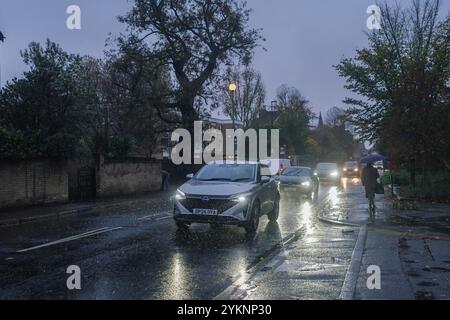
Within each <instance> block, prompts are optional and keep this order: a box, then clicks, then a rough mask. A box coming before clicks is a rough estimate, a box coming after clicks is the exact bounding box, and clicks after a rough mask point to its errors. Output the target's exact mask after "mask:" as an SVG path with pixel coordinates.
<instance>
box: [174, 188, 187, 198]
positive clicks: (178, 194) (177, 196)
mask: <svg viewBox="0 0 450 320" xmlns="http://www.w3.org/2000/svg"><path fill="white" fill-rule="evenodd" d="M175 199H177V200H184V199H186V194H185V193H184V192H183V191H181V190H177V194H176V195H175Z"/></svg>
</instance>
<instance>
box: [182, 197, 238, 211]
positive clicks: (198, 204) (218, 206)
mask: <svg viewBox="0 0 450 320" xmlns="http://www.w3.org/2000/svg"><path fill="white" fill-rule="evenodd" d="M180 203H181V204H182V205H183V207H185V208H186V209H187V210H189V211H191V212H192V211H193V210H194V209H215V210H218V211H219V213H223V212H225V211H227V210H228V209H231V208H232V207H234V206H235V205H237V203H236V202H235V201H232V200H230V199H210V200H208V201H205V200H202V199H197V198H187V199H184V200H181V201H180Z"/></svg>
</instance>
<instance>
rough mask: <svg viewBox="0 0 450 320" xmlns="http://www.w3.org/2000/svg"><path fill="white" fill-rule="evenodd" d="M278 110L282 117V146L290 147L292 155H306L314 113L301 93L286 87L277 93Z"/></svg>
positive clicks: (278, 123) (279, 124) (280, 122)
mask: <svg viewBox="0 0 450 320" xmlns="http://www.w3.org/2000/svg"><path fill="white" fill-rule="evenodd" d="M276 106H277V109H278V111H279V112H280V116H279V117H278V120H277V125H278V126H279V128H280V144H281V145H286V146H287V147H288V150H289V153H290V154H304V153H305V150H306V148H307V139H308V134H309V124H310V122H311V120H312V118H313V113H312V111H311V109H310V108H309V107H308V101H307V100H306V99H305V98H304V97H303V96H302V95H301V93H300V91H299V90H298V89H296V88H293V87H288V86H286V85H283V86H281V87H280V88H279V89H278V91H277V104H276Z"/></svg>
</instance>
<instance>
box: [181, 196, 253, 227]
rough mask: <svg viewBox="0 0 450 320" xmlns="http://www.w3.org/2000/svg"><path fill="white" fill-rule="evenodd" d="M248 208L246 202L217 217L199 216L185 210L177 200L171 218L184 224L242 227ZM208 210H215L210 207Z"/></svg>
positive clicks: (237, 204)
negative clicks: (215, 224) (214, 224)
mask: <svg viewBox="0 0 450 320" xmlns="http://www.w3.org/2000/svg"><path fill="white" fill-rule="evenodd" d="M248 208H249V203H248V201H246V202H242V203H236V205H234V206H232V207H231V208H229V209H227V210H225V211H223V212H220V211H219V214H217V215H199V214H194V213H193V212H192V211H193V210H192V211H191V210H189V209H187V208H186V207H185V206H184V205H183V204H182V203H181V202H180V201H179V200H175V206H174V212H173V217H174V219H175V221H178V222H186V223H217V224H231V225H242V224H244V223H245V222H247V211H248ZM209 209H217V208H214V207H211V208H209Z"/></svg>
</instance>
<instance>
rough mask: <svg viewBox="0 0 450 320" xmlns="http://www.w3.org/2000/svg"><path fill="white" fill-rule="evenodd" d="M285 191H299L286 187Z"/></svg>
mask: <svg viewBox="0 0 450 320" xmlns="http://www.w3.org/2000/svg"><path fill="white" fill-rule="evenodd" d="M284 191H297V188H294V187H285V188H284Z"/></svg>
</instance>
